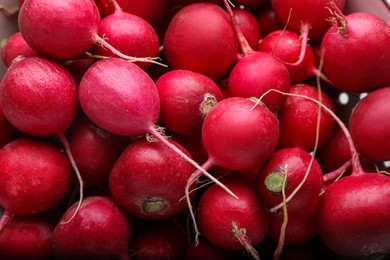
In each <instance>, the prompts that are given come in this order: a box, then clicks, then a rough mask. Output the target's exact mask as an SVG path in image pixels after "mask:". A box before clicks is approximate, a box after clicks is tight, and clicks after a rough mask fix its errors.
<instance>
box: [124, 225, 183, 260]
mask: <svg viewBox="0 0 390 260" xmlns="http://www.w3.org/2000/svg"><path fill="white" fill-rule="evenodd" d="M187 241H188V237H187V234H186V233H185V232H184V231H183V229H181V228H179V226H178V225H177V223H174V222H157V223H154V224H153V223H152V224H151V225H148V226H144V227H141V229H140V230H139V232H138V233H136V234H134V235H133V236H132V237H131V239H130V243H129V252H130V255H131V259H135V260H137V259H139V260H140V259H142V260H155V259H184V256H185V252H186V248H187V246H188V242H187Z"/></svg>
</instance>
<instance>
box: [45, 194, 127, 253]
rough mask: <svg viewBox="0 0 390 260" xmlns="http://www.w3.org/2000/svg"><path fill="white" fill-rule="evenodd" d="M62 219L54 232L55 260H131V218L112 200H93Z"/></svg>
mask: <svg viewBox="0 0 390 260" xmlns="http://www.w3.org/2000/svg"><path fill="white" fill-rule="evenodd" d="M76 207H78V205H77V204H73V205H72V206H71V207H70V208H69V209H68V210H67V211H66V212H65V213H64V215H63V216H62V218H61V219H60V221H59V222H58V224H57V225H56V226H55V228H54V231H53V235H52V236H53V243H52V250H53V254H54V256H55V258H56V259H130V257H129V254H128V243H129V238H130V233H131V226H130V223H129V219H128V217H127V216H126V215H125V213H124V212H123V211H122V209H121V208H119V207H118V205H116V204H115V203H114V202H113V201H112V199H110V198H107V197H100V196H92V197H87V198H85V200H83V202H82V204H81V207H80V209H79V211H78V212H77V214H76V215H75V216H74V217H73V220H72V221H71V222H68V223H64V222H66V221H68V220H69V218H71V217H72V215H73V212H74V211H75V209H76Z"/></svg>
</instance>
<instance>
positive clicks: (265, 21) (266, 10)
mask: <svg viewBox="0 0 390 260" xmlns="http://www.w3.org/2000/svg"><path fill="white" fill-rule="evenodd" d="M255 17H256V19H257V22H258V23H259V26H260V31H261V34H262V35H263V38H264V37H265V36H266V35H268V34H269V33H271V32H273V31H276V30H279V29H283V25H282V24H281V23H280V22H279V20H278V19H277V17H276V15H275V11H274V10H273V9H272V7H271V5H270V4H269V3H267V4H266V5H264V6H262V7H261V8H259V9H257V10H256V11H255Z"/></svg>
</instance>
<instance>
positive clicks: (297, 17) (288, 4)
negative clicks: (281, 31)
mask: <svg viewBox="0 0 390 260" xmlns="http://www.w3.org/2000/svg"><path fill="white" fill-rule="evenodd" d="M333 2H334V4H335V5H336V6H337V7H338V8H339V9H340V10H341V11H344V9H345V2H346V1H345V0H334V1H333ZM271 6H272V8H273V10H274V12H275V14H276V17H277V18H278V20H279V21H280V23H281V24H283V25H286V24H287V28H288V29H290V30H293V31H295V32H298V33H300V30H301V26H302V23H304V24H307V25H309V26H310V31H309V38H310V39H311V40H313V41H320V40H321V39H322V37H323V36H324V34H325V33H326V31H327V30H328V29H329V28H330V27H331V24H330V22H329V21H328V18H329V17H331V14H330V12H329V10H328V8H327V7H329V0H311V1H307V0H271ZM290 10H291V11H290ZM290 12H291V15H290Z"/></svg>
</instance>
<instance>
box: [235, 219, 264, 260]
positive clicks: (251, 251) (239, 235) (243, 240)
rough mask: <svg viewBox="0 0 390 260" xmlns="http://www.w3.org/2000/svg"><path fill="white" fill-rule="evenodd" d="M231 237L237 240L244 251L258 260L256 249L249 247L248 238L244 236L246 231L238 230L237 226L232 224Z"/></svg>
mask: <svg viewBox="0 0 390 260" xmlns="http://www.w3.org/2000/svg"><path fill="white" fill-rule="evenodd" d="M232 229H233V232H234V234H233V236H234V237H235V238H237V240H238V241H239V242H240V243H241V245H242V246H243V247H244V248H245V249H246V251H247V252H248V253H249V254H250V255H251V256H252V258H253V259H255V260H260V256H259V253H258V252H257V251H256V249H255V248H254V247H253V246H252V245H251V243H250V241H249V239H248V237H247V236H246V234H245V232H246V230H245V229H244V228H239V227H238V226H237V224H236V223H235V222H234V221H233V222H232Z"/></svg>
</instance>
